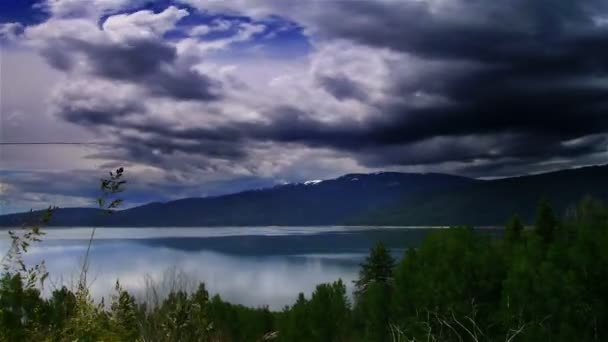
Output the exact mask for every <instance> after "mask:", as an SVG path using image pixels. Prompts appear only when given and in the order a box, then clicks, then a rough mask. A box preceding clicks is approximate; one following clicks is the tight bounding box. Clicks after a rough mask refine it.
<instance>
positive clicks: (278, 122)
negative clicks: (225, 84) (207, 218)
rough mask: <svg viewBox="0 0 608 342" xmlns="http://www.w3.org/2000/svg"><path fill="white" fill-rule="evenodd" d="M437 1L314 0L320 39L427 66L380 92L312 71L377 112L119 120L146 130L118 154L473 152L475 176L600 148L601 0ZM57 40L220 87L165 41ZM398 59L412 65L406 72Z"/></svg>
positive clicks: (81, 114)
mask: <svg viewBox="0 0 608 342" xmlns="http://www.w3.org/2000/svg"><path fill="white" fill-rule="evenodd" d="M436 3H439V2H435V1H399V2H395V1H330V2H322V3H318V4H317V5H318V6H322V7H320V8H319V10H318V11H316V12H314V13H315V14H314V15H311V16H310V17H309V18H308V19H307V24H308V25H311V26H313V28H314V30H313V32H315V35H317V36H318V37H317V39H320V40H324V41H325V42H331V41H332V39H345V40H350V41H353V42H356V43H357V44H361V45H365V46H368V47H372V48H374V49H378V51H379V50H381V49H389V50H391V51H393V52H396V53H397V54H399V55H402V56H413V58H415V59H420V60H423V61H428V62H432V63H435V64H433V65H436V66H430V67H428V66H427V67H425V68H420V69H419V70H418V69H416V68H417V67H418V66H417V64H415V63H413V64H412V65H407V63H408V59H407V58H404V62H403V63H404V64H406V65H404V66H397V65H395V66H394V70H389V76H388V77H389V80H388V81H387V84H384V85H383V88H382V91H383V92H384V94H383V95H386V96H383V97H382V99H377V98H374V97H372V96H371V95H370V94H367V93H366V92H365V90H364V89H365V88H364V87H363V85H362V84H360V83H358V81H355V80H354V79H355V78H354V77H353V76H361V75H349V74H348V73H347V72H346V71H345V70H329V72H328V73H323V74H321V75H323V76H318V77H317V78H316V79H315V81H316V84H317V85H318V86H320V87H321V88H323V89H324V90H325V91H326V92H327V93H329V94H331V95H332V96H333V97H334V98H335V99H337V100H339V101H343V100H347V99H355V100H357V101H358V102H361V103H364V104H365V105H366V106H368V107H369V108H370V111H375V112H377V113H380V115H369V116H365V118H363V119H359V120H350V119H349V118H340V119H339V120H334V121H332V120H328V121H321V120H318V119H315V118H319V117H323V116H327V115H332V114H333V113H322V112H317V113H314V112H311V111H310V110H303V109H301V107H307V108H310V107H311V106H298V104H287V105H281V104H277V105H276V106H275V107H274V108H271V109H266V110H265V112H264V113H263V114H264V115H263V116H264V118H265V119H268V120H262V121H259V122H246V121H243V120H241V121H235V122H228V123H224V124H219V125H217V124H214V125H209V126H208V127H207V126H205V127H189V128H183V127H182V128H179V129H177V128H174V127H172V126H171V125H168V124H159V123H155V122H152V121H146V122H141V121H140V122H139V123H133V122H121V124H120V125H121V127H122V128H131V129H134V130H136V131H139V132H145V133H146V134H145V136H144V135H142V136H141V137H133V136H129V137H125V138H124V141H126V142H127V144H125V145H126V146H128V147H127V149H128V153H129V155H130V156H131V157H132V158H134V159H137V160H143V161H147V162H151V163H153V164H158V163H161V156H162V154H172V153H175V152H183V153H186V154H201V155H204V156H209V157H217V158H223V159H227V160H242V159H244V158H246V157H247V156H248V147H249V146H250V145H251V144H252V143H270V144H283V143H284V144H291V143H295V144H301V145H305V146H309V147H320V148H329V149H334V150H339V151H344V152H347V153H348V154H350V155H351V156H353V157H355V158H357V159H358V160H359V161H360V162H362V163H363V164H365V165H367V166H373V167H382V166H387V165H420V164H426V165H434V164H441V163H446V162H460V163H473V162H475V161H478V160H483V161H484V164H483V165H477V164H476V166H471V167H469V168H463V169H462V170H464V171H463V172H468V173H470V174H475V175H480V174H483V172H488V173H491V172H492V170H494V171H496V172H507V171H506V170H509V169H512V170H514V169H518V170H522V169H523V167H521V165H532V164H535V165H537V164H542V163H544V162H546V161H548V160H551V159H556V158H561V159H565V160H568V161H573V162H574V161H575V160H578V159H580V160H582V159H585V160H587V159H588V158H587V157H588V156H590V155H597V154H601V153H605V152H606V147H607V146H606V133H608V114H607V113H608V112H607V110H608V25H606V24H601V23H600V22H602V20H600V19H598V18H602V17H603V18H604V19H603V20H604V21H605V18H608V2H606V1H599V0H598V1H594V0H579V1H572V0H565V1H549V0H539V1H526V0H516V1H480V0H466V1H465V0H462V1H458V0H454V1H451V2H445V3H447V5H438V6H439V7H438V8H434V7H433V6H435V4H436ZM440 3H444V2H443V1H441V2H440ZM443 6H445V7H443ZM336 18H339V20H336ZM64 44H71V47H72V48H73V49H75V50H76V51H78V52H80V53H82V54H84V55H85V56H86V57H87V60H88V61H89V62H90V64H91V66H92V69H93V70H92V72H93V73H94V74H95V75H97V76H102V77H104V78H108V79H117V80H124V81H132V82H135V83H137V84H140V85H142V86H143V87H145V88H146V89H147V90H148V91H149V92H150V93H151V94H154V95H164V96H170V97H173V98H175V99H199V100H205V101H209V100H215V99H219V97H220V96H219V95H218V94H219V88H220V86H219V85H218V84H217V83H216V82H215V81H213V80H211V79H210V78H208V77H206V76H203V75H200V74H198V73H196V72H193V71H191V70H190V69H188V68H184V67H181V66H180V65H179V63H178V62H177V57H176V52H175V48H174V47H172V46H170V45H168V44H167V43H165V42H162V41H135V42H132V43H131V44H127V45H120V44H101V45H100V44H91V43H87V42H83V41H77V42H71V43H70V42H64ZM58 46H59V45H58ZM68 50H69V49H65V50H64V51H68ZM372 51H373V50H372ZM47 58H49V60H50V61H51V62H52V63H53V64H54V65H57V66H58V67H60V68H62V67H63V68H64V69H67V68H69V67H70V65H71V63H70V62H69V61H70V58H69V57H66V56H64V55H62V54H61V52H60V51H57V50H52V51H49V52H47ZM408 68H410V69H414V70H409V71H408V72H404V70H407V69H408ZM329 75H331V76H329ZM416 98H423V99H425V98H426V99H427V100H425V102H424V103H423V104H420V103H417V102H416V101H417V100H415V99H416ZM319 110H320V109H319ZM136 111H140V109H139V108H129V107H126V108H119V107H114V108H112V107H111V106H108V108H107V112H110V113H116V114H117V115H105V116H104V115H103V114H102V113H104V111H103V110H99V111H98V110H92V111H91V110H88V111H83V110H80V109H78V108H69V110H68V113H67V114H64V117H65V118H67V119H68V120H69V121H71V122H76V123H80V124H83V125H89V126H94V125H106V124H111V123H112V122H109V121H104V120H110V118H115V117H118V116H124V115H128V113H130V112H136ZM69 113H74V115H73V116H72V115H70V114H69ZM154 151H156V152H154ZM159 154H160V155H159ZM509 165H511V168H510V167H509Z"/></svg>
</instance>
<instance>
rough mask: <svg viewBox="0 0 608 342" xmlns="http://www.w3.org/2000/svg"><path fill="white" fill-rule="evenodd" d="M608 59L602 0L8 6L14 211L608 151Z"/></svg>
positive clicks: (6, 98) (47, 0)
mask: <svg viewBox="0 0 608 342" xmlns="http://www.w3.org/2000/svg"><path fill="white" fill-rule="evenodd" d="M607 71H608V2H607V1H604V0H563V1H559V2H556V1H554V0H536V1H529V0H508V1H507V0H499V1H486V0H375V1H371V0H341V1H330V0H325V1H324V0H310V1H296V0H224V1H222V0H175V1H170V0H158V1H152V0H86V1H85V0H37V1H34V0H3V1H2V2H0V142H1V143H2V145H0V211H2V213H9V212H17V211H23V210H28V209H30V208H34V209H39V208H43V207H46V206H48V205H57V206H64V207H66V206H91V205H92V203H93V201H94V198H95V196H96V195H97V188H98V179H99V178H100V177H103V176H104V175H105V174H106V172H107V171H108V170H111V169H113V168H116V167H119V166H123V167H125V169H126V177H127V180H128V182H129V183H128V184H129V187H128V196H127V195H125V199H126V201H127V202H126V205H127V206H133V205H137V204H141V203H146V202H150V201H167V200H171V199H177V198H183V197H192V196H213V195H218V194H224V193H230V192H235V191H240V190H244V189H251V188H260V187H267V186H273V185H277V184H283V183H286V182H300V181H304V180H308V179H325V178H332V177H336V176H340V175H342V174H346V173H355V172H357V173H358V172H378V171H384V170H390V171H403V172H445V173H450V174H457V175H464V176H469V177H476V178H495V177H506V176H515V175H524V174H530V173H538V172H545V171H551V170H556V169H562V168H570V167H578V166H585V165H596V164H605V163H607V162H608V154H607V152H608V114H607V113H606V109H608V77H607ZM14 143H69V144H61V145H49V144H37V145H31V144H25V145H24V144H17V145H15V144H14Z"/></svg>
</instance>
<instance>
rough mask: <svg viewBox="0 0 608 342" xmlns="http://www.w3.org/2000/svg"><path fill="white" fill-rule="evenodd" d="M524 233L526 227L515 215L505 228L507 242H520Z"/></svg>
mask: <svg viewBox="0 0 608 342" xmlns="http://www.w3.org/2000/svg"><path fill="white" fill-rule="evenodd" d="M523 231H524V225H523V223H521V220H520V219H519V216H518V215H513V217H511V219H510V220H509V222H508V223H507V226H506V227H505V240H507V241H508V242H517V241H520V240H521V235H522V233H523Z"/></svg>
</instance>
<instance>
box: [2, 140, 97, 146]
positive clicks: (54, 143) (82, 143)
mask: <svg viewBox="0 0 608 342" xmlns="http://www.w3.org/2000/svg"><path fill="white" fill-rule="evenodd" d="M8 145H106V144H104V143H101V142H62V141H52V142H46V141H44V142H43V141H40V142H0V146H8Z"/></svg>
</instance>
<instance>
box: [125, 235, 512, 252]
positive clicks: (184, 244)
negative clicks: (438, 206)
mask: <svg viewBox="0 0 608 342" xmlns="http://www.w3.org/2000/svg"><path fill="white" fill-rule="evenodd" d="M432 231H434V229H420V228H417V229H374V230H366V231H355V232H327V233H320V234H313V235H284V236H265V235H244V236H222V237H204V238H189V237H188V238H184V237H175V238H155V239H140V240H135V241H136V242H137V243H141V244H144V245H147V246H151V247H165V248H171V249H178V250H183V251H200V250H210V251H214V252H219V253H225V254H235V255H248V256H265V255H305V254H306V255H309V254H327V253H330V254H349V253H351V254H352V253H354V254H366V253H367V252H368V250H369V249H370V248H371V247H372V246H373V245H374V244H375V243H376V242H378V241H382V242H383V243H384V244H386V245H387V246H388V247H389V248H391V249H392V250H394V251H395V252H396V253H398V255H399V256H400V255H401V254H402V252H403V251H404V250H405V249H408V248H415V247H417V246H419V245H420V243H421V242H422V240H423V239H424V238H425V237H426V236H427V235H428V234H430V233H431V232H432ZM481 231H482V230H480V232H481ZM483 233H484V234H491V235H496V234H500V231H497V230H483Z"/></svg>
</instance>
